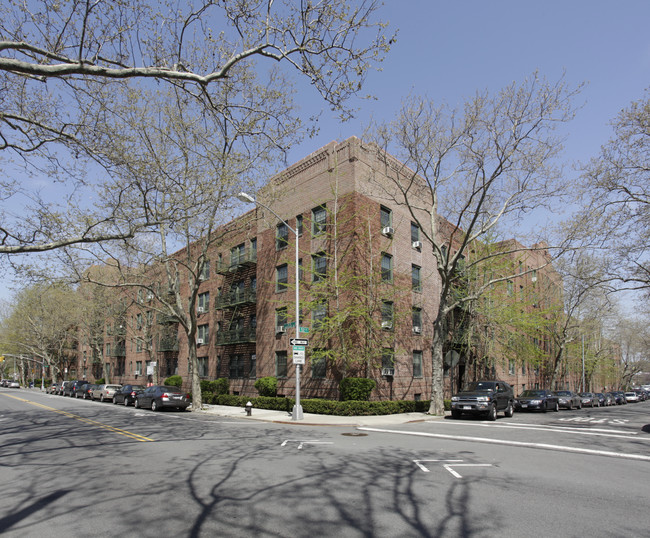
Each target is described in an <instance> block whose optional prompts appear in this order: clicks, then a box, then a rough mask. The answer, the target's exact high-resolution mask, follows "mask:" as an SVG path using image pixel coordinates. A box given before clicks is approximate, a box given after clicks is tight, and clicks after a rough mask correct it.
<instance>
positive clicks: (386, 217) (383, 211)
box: [379, 206, 393, 229]
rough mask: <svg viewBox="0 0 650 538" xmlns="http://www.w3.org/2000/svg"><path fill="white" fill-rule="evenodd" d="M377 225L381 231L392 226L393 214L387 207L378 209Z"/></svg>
mask: <svg viewBox="0 0 650 538" xmlns="http://www.w3.org/2000/svg"><path fill="white" fill-rule="evenodd" d="M379 223H380V224H381V227H382V229H383V228H386V227H387V226H392V225H393V212H392V211H391V210H390V209H388V208H387V207H384V206H381V207H380V208H379Z"/></svg>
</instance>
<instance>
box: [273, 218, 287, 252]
mask: <svg viewBox="0 0 650 538" xmlns="http://www.w3.org/2000/svg"><path fill="white" fill-rule="evenodd" d="M288 243H289V227H288V226H287V224H286V223H285V222H281V223H280V224H278V225H277V226H276V230H275V249H276V250H282V249H283V248H286V247H287V244H288Z"/></svg>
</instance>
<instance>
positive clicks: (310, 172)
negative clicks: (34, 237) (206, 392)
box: [79, 137, 560, 400]
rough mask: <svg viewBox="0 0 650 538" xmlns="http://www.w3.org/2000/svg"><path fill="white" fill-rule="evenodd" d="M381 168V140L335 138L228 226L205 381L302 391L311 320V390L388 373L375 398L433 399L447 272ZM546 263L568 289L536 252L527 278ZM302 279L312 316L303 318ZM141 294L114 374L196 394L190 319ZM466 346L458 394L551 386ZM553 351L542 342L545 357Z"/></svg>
mask: <svg viewBox="0 0 650 538" xmlns="http://www.w3.org/2000/svg"><path fill="white" fill-rule="evenodd" d="M381 170H382V166H381V165H380V163H379V162H378V161H377V159H376V155H375V148H370V147H367V146H365V145H364V144H363V142H362V141H361V140H359V139H357V138H354V137H353V138H350V139H348V140H346V141H344V142H341V143H336V142H332V143H330V144H328V145H327V146H325V147H323V148H321V149H319V150H318V151H316V152H314V153H312V154H311V155H309V156H307V157H306V158H304V159H303V160H301V161H300V162H298V163H297V164H295V165H293V166H291V167H289V168H288V169H286V170H285V171H283V172H282V173H280V174H278V175H277V176H275V177H273V178H272V179H271V180H270V181H269V183H268V184H267V185H266V186H265V187H263V188H262V189H261V190H260V191H259V192H258V193H257V200H258V202H259V204H258V205H256V206H255V207H254V208H253V209H251V210H250V211H248V212H247V213H245V214H244V215H242V216H241V217H238V218H237V219H235V220H233V221H232V222H231V223H229V224H228V225H226V227H225V228H224V229H225V231H226V233H225V234H224V237H227V238H228V239H227V241H226V242H223V243H222V244H221V246H220V247H214V248H213V250H212V251H211V252H209V258H210V259H209V262H208V263H207V264H206V266H205V267H204V270H203V273H202V275H201V285H200V288H199V295H198V301H197V312H196V313H197V325H198V327H197V333H196V343H197V346H198V347H197V356H198V369H199V375H200V377H201V378H204V379H216V378H222V377H227V378H229V381H230V392H231V393H234V394H242V395H255V394H256V391H255V389H254V383H255V380H256V379H257V378H259V377H265V376H275V377H277V378H278V394H279V395H286V396H293V395H294V394H295V366H294V364H293V357H292V347H291V345H290V339H291V338H292V337H293V336H294V335H295V326H296V324H297V325H298V326H299V327H300V328H301V329H300V330H301V332H300V334H301V335H302V336H303V337H304V338H307V339H308V340H309V345H308V346H307V348H306V362H305V366H304V367H303V368H302V375H301V391H302V395H303V398H313V397H317V398H332V399H337V398H338V396H339V382H340V380H341V379H342V378H344V377H350V376H360V377H367V378H371V379H374V380H375V381H376V382H377V387H376V389H375V390H374V391H373V394H372V398H373V399H411V400H413V399H415V400H419V399H428V398H429V394H430V390H431V375H432V371H431V353H432V351H431V347H432V323H433V319H432V317H431V316H433V315H435V313H436V311H437V306H438V305H437V297H438V290H439V286H440V280H439V276H438V274H437V270H436V263H435V259H434V255H433V252H432V249H431V248H427V245H426V244H423V242H422V241H421V238H420V231H419V229H418V227H417V225H416V224H415V223H414V222H413V218H412V215H411V213H410V210H409V209H408V208H407V207H405V206H403V205H398V204H395V203H391V202H390V200H391V197H390V196H388V195H387V193H388V192H389V191H390V183H389V181H388V180H386V178H385V177H384V176H383V175H382V172H381ZM268 208H271V209H272V211H269V209H268ZM274 213H275V214H274ZM276 215H277V216H276ZM278 216H279V217H280V218H281V219H282V220H280V219H278ZM282 221H284V222H282ZM423 221H425V220H424V219H423ZM294 232H296V233H294ZM296 241H298V242H299V248H298V259H297V260H296V255H295V252H296V251H295V242H296ZM542 262H543V263H542ZM296 263H297V264H298V275H299V277H298V280H299V281H298V282H296V278H295V274H296V270H295V269H296ZM536 264H537V265H539V267H540V269H539V272H540V273H546V272H548V273H549V274H550V275H551V276H549V277H548V279H549V281H550V282H554V283H555V285H556V286H557V287H559V286H560V283H559V282H558V281H557V280H556V279H555V276H552V273H553V272H552V268H550V266H548V264H547V260H546V261H543V260H540V259H537V255H536V254H529V255H528V258H527V259H526V262H525V269H526V270H525V271H522V277H521V282H522V283H523V282H524V280H525V279H527V280H528V281H529V282H531V284H532V279H533V275H535V277H537V278H540V276H541V275H537V273H536V272H535V271H537V269H536ZM156 273H157V271H156V269H155V268H152V269H151V274H156ZM160 285H161V286H165V285H167V284H166V283H162V281H161V283H160ZM179 285H180V286H181V294H183V293H187V290H184V288H183V286H184V284H183V279H181V280H180V284H179ZM296 285H298V286H299V292H300V316H299V317H300V319H295V318H296V316H295V311H296V309H295V300H294V296H295V294H294V292H295V286H296ZM509 285H510V284H508V286H509ZM512 285H513V286H514V285H515V283H513V284H512ZM517 285H519V284H517ZM521 285H522V286H523V284H521ZM522 293H524V292H522ZM506 295H507V293H506ZM557 297H559V294H558V295H557ZM132 299H133V300H132V302H130V303H127V302H125V301H124V297H122V298H121V299H120V300H121V304H123V305H125V306H123V308H122V312H121V314H120V316H119V320H120V321H119V322H116V321H115V320H113V321H111V322H110V323H107V326H109V327H110V328H109V329H108V330H107V332H106V335H105V350H104V363H105V364H104V369H103V370H104V372H103V373H104V374H105V375H108V376H109V377H110V379H111V381H113V382H121V383H127V382H140V383H142V382H146V381H148V382H156V381H162V380H163V379H164V378H165V377H167V376H170V375H173V374H178V375H181V376H182V377H183V380H184V386H185V387H187V388H189V387H190V377H189V375H190V372H189V369H190V364H189V361H188V343H187V341H186V339H185V338H184V336H183V334H184V333H183V332H182V331H181V330H179V326H178V320H175V319H174V318H173V317H169V316H165V315H160V314H157V310H158V309H157V307H156V304H155V298H154V297H152V296H147V294H146V293H142V291H141V292H140V293H139V294H138V296H137V297H133V298H132ZM116 319H117V318H116ZM486 334H487V333H486ZM116 338H117V339H119V341H118V340H116ZM457 340H458V339H457V338H456V340H455V339H454V335H450V342H449V351H450V352H452V351H455V352H456V353H457V354H458V359H457V360H454V359H453V357H454V356H455V355H454V353H450V354H449V356H450V357H451V359H450V361H449V363H448V364H447V366H448V369H447V371H446V372H447V388H448V390H449V392H451V390H452V388H453V385H455V384H458V380H459V379H460V378H462V377H463V376H468V377H469V376H470V375H479V374H482V373H484V372H487V373H490V374H491V375H497V376H499V377H501V378H502V379H504V380H506V381H511V382H516V383H517V384H518V385H524V383H525V384H526V386H534V385H535V384H536V383H540V382H541V377H540V379H537V380H535V379H533V378H532V377H531V375H532V376H533V377H534V374H533V373H531V372H530V371H527V372H529V373H528V374H527V377H526V381H525V382H522V381H520V378H521V374H520V373H518V372H517V371H513V369H512V367H511V366H512V363H511V362H510V361H509V360H508V359H507V358H506V356H500V357H499V356H494V355H491V360H490V369H489V370H485V369H482V366H481V365H480V364H479V363H475V364H473V365H472V364H471V362H472V361H473V360H476V357H478V356H481V357H482V358H483V357H486V356H488V355H490V354H491V353H496V352H500V350H502V349H503V348H498V347H494V348H491V349H488V347H487V346H486V347H484V349H483V348H482V349H481V350H479V346H478V344H477V343H476V342H474V343H471V344H463V345H461V344H459V343H458V341H457ZM485 343H486V342H485V341H483V344H485ZM538 343H539V342H538ZM544 345H545V344H543V345H542V344H541V343H540V344H539V345H538V346H537V347H538V349H539V353H541V354H542V355H544V354H545V353H547V351H545V348H544ZM82 353H83V351H82ZM80 360H81V359H80ZM81 370H82V365H81V364H80V365H79V371H81ZM515 370H516V369H515ZM84 372H85V373H86V374H87V375H88V376H89V377H90V376H91V375H94V374H96V373H97V372H92V371H91V370H84ZM533 372H534V370H533Z"/></svg>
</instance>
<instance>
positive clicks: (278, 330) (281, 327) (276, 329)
mask: <svg viewBox="0 0 650 538" xmlns="http://www.w3.org/2000/svg"><path fill="white" fill-rule="evenodd" d="M275 332H276V334H277V333H284V332H286V330H285V328H284V325H278V326H277V327H276V328H275Z"/></svg>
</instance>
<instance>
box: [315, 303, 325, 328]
mask: <svg viewBox="0 0 650 538" xmlns="http://www.w3.org/2000/svg"><path fill="white" fill-rule="evenodd" d="M326 317H327V304H326V303H318V304H316V305H315V306H314V309H313V310H312V311H311V326H312V329H314V330H315V331H317V330H318V329H320V328H321V326H322V324H323V320H324V319H325V318H326Z"/></svg>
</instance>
